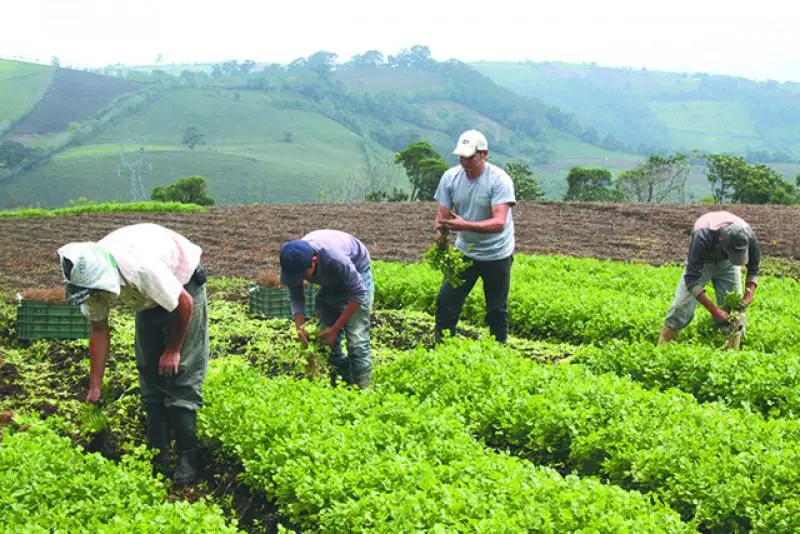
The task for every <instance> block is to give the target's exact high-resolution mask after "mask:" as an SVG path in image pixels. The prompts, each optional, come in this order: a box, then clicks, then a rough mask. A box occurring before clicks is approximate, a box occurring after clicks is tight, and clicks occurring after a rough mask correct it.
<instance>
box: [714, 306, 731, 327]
mask: <svg viewBox="0 0 800 534" xmlns="http://www.w3.org/2000/svg"><path fill="white" fill-rule="evenodd" d="M711 317H713V319H714V322H716V323H717V324H724V323H726V322H728V312H726V311H725V310H723V309H722V308H716V309H714V310H713V311H712V312H711Z"/></svg>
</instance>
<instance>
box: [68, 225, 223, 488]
mask: <svg viewBox="0 0 800 534" xmlns="http://www.w3.org/2000/svg"><path fill="white" fill-rule="evenodd" d="M58 254H59V257H60V260H61V268H62V271H63V274H64V279H65V283H66V286H65V289H66V300H67V302H69V303H71V304H74V305H80V307H81V312H82V313H83V315H84V316H85V317H86V318H87V319H88V320H89V321H91V325H92V327H91V337H90V339H89V358H90V375H89V391H88V393H87V395H86V400H87V401H89V402H95V401H97V400H98V399H99V398H100V388H101V385H102V382H103V372H104V370H105V363H106V359H107V357H108V348H109V344H110V334H109V327H108V316H109V311H110V308H111V305H112V302H114V301H119V302H120V303H121V304H123V305H124V306H126V307H128V308H132V309H133V310H135V312H136V316H135V325H136V326H135V328H136V331H135V353H136V368H137V370H138V372H139V382H140V385H141V395H142V401H143V403H144V409H145V412H146V414H147V445H148V447H150V448H152V449H157V450H158V453H157V455H156V456H155V458H154V460H153V467H154V471H157V472H162V473H164V474H167V472H168V461H169V441H170V430H172V433H173V434H174V436H175V449H176V465H175V471H174V477H173V480H174V482H175V483H176V484H178V485H183V484H189V483H191V482H194V481H195V480H196V478H197V439H196V434H195V427H196V421H197V411H198V410H199V409H200V408H201V407H202V406H203V397H202V395H201V388H202V385H203V382H204V380H205V376H206V368H207V365H208V354H209V350H208V346H209V343H208V310H207V307H206V293H205V286H204V285H205V281H206V275H205V271H204V270H203V267H202V266H201V265H200V256H201V254H202V251H201V249H200V247H198V246H197V245H195V244H194V243H192V242H190V241H189V240H188V239H186V238H185V237H183V236H182V235H180V234H178V233H176V232H173V231H172V230H169V229H167V228H164V227H162V226H159V225H156V224H149V223H145V224H135V225H131V226H125V227H122V228H119V229H117V230H115V231H113V232H111V233H110V234H108V235H107V236H106V237H104V238H103V239H101V240H100V241H98V242H96V243H95V242H78V243H69V244H68V245H64V246H63V247H61V248H60V249H58Z"/></svg>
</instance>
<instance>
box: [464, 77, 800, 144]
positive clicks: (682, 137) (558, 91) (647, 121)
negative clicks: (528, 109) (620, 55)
mask: <svg viewBox="0 0 800 534" xmlns="http://www.w3.org/2000/svg"><path fill="white" fill-rule="evenodd" d="M471 66H472V67H474V68H475V69H477V70H478V71H479V72H481V73H482V74H484V75H485V76H488V77H489V78H491V79H492V80H493V81H494V82H495V83H497V84H498V85H500V86H502V87H505V88H508V89H510V90H512V91H514V92H516V93H518V94H521V95H524V96H530V97H534V98H539V99H541V100H543V101H544V102H546V103H548V104H549V105H555V106H559V107H560V108H561V109H562V111H566V112H570V113H574V114H575V115H576V116H577V118H578V121H579V122H580V123H581V124H582V125H583V126H585V127H586V126H593V127H594V128H596V129H597V130H598V132H599V133H600V136H601V137H602V136H603V135H605V134H606V133H612V134H613V135H614V136H615V137H616V138H618V139H620V140H622V141H623V142H625V143H627V144H629V145H631V146H633V147H638V146H639V144H640V143H643V144H645V145H655V146H658V147H661V148H665V149H672V150H677V149H681V148H684V149H688V150H693V149H697V150H703V151H715V152H742V153H743V152H744V151H745V150H746V149H748V148H749V149H751V150H764V149H767V150H770V151H775V150H776V149H781V150H784V151H791V152H792V153H794V154H795V157H797V155H798V154H800V128H798V127H797V126H796V121H795V120H794V119H793V117H794V115H793V114H792V113H791V111H792V109H796V108H797V107H798V106H800V100H797V91H798V90H797V88H796V87H795V86H793V85H792V84H774V82H773V85H770V84H765V83H763V82H755V81H752V80H745V79H740V78H733V77H728V76H709V75H706V74H703V73H692V74H690V73H679V72H658V71H648V70H645V69H630V68H610V67H602V66H598V65H593V64H591V65H590V64H569V63H558V62H542V63H533V62H525V63H513V62H477V63H472V64H471Z"/></svg>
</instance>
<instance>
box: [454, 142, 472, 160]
mask: <svg viewBox="0 0 800 534" xmlns="http://www.w3.org/2000/svg"><path fill="white" fill-rule="evenodd" d="M477 151H478V150H477V149H476V148H475V147H474V146H465V145H459V146H457V147H456V149H455V150H453V154H455V155H456V156H461V157H463V158H471V157H472V156H474V155H475V152H477Z"/></svg>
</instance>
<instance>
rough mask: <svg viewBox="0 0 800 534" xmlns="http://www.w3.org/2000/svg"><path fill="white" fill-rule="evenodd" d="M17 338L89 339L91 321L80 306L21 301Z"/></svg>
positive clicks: (18, 308) (18, 311)
mask: <svg viewBox="0 0 800 534" xmlns="http://www.w3.org/2000/svg"><path fill="white" fill-rule="evenodd" d="M16 331H17V338H18V339H26V340H34V339H87V338H88V337H89V331H90V325H89V321H87V320H86V318H85V317H84V316H83V314H82V313H81V310H80V308H79V307H78V306H72V305H71V304H66V303H65V304H47V303H44V302H39V301H35V300H20V301H19V303H18V305H17V325H16Z"/></svg>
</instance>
